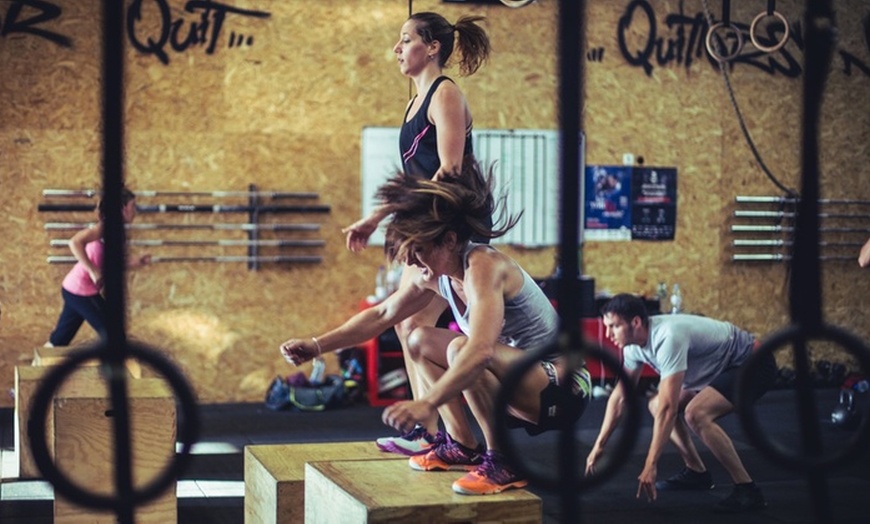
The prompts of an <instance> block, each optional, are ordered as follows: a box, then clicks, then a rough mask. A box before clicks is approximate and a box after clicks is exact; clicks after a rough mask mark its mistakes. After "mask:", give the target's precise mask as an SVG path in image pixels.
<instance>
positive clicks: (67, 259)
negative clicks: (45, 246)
mask: <svg viewBox="0 0 870 524" xmlns="http://www.w3.org/2000/svg"><path fill="white" fill-rule="evenodd" d="M46 261H47V262H48V263H49V264H73V263H75V262H76V258H75V257H74V256H72V255H62V256H61V255H51V256H49V257H47V258H46ZM322 261H323V257H320V256H314V255H311V256H303V255H293V256H290V255H278V256H214V257H208V256H197V257H158V256H152V257H151V263H152V264H156V263H161V262H248V263H250V262H257V263H260V262H262V263H266V264H280V263H319V262H322Z"/></svg>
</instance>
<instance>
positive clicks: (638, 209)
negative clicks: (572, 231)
mask: <svg viewBox="0 0 870 524" xmlns="http://www.w3.org/2000/svg"><path fill="white" fill-rule="evenodd" d="M585 178H586V180H585V190H586V191H585V195H586V198H585V203H584V205H585V209H584V212H585V220H584V224H583V234H584V238H585V239H586V240H592V241H595V240H605V241H607V240H609V241H625V240H673V239H674V235H675V233H676V224H677V169H676V168H674V167H644V166H586V172H585Z"/></svg>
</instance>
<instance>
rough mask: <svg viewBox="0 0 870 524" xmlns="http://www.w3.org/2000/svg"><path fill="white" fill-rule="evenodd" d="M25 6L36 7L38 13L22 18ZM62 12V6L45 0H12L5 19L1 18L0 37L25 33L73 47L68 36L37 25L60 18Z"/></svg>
mask: <svg viewBox="0 0 870 524" xmlns="http://www.w3.org/2000/svg"><path fill="white" fill-rule="evenodd" d="M25 7H29V8H33V9H36V10H37V11H38V13H37V14H35V15H33V16H31V17H30V18H23V19H22V18H21V17H22V10H23V9H24V8H25ZM62 12H63V11H62V10H61V8H60V6H57V5H54V4H52V3H50V2H44V1H43V0H12V3H11V4H9V9H7V10H6V17H5V19H2V20H0V22H2V23H0V37H6V36H8V35H12V34H16V33H24V34H29V35H34V36H38V37H40V38H45V39H46V40H48V41H50V42H54V43H55V44H57V45H59V46H62V47H72V42H71V41H70V39H69V38H68V37H66V36H63V35H61V34H58V33H55V32H54V31H49V30H47V29H42V28H40V27H37V26H38V25H39V24H42V23H45V22H48V21H50V20H54V19H57V18H60V15H61V14H62Z"/></svg>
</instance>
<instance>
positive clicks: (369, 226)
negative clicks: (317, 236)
mask: <svg viewBox="0 0 870 524" xmlns="http://www.w3.org/2000/svg"><path fill="white" fill-rule="evenodd" d="M380 222H381V217H380V216H379V215H378V214H371V215H369V216H367V217H365V218H362V219H360V220H357V221H356V222H354V223H353V224H351V225H349V226H347V227H346V228H344V229H342V230H341V232H342V233H344V234H345V235H347V248H348V249H349V250H350V251H352V252H354V253H358V252H360V251H362V250H363V249H365V248H366V246H368V243H369V237H371V236H372V233H374V232H375V231H376V230H377V229H378V224H380Z"/></svg>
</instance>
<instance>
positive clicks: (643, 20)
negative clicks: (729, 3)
mask: <svg viewBox="0 0 870 524" xmlns="http://www.w3.org/2000/svg"><path fill="white" fill-rule="evenodd" d="M664 24H665V26H666V27H667V29H668V30H669V31H670V34H671V35H673V36H672V37H665V36H659V28H658V24H657V21H656V16H655V11H654V10H653V8H652V6H651V5H650V4H649V2H648V1H646V0H632V1H631V2H629V3H628V5H627V6H626V8H625V12H624V13H623V15H622V16H621V17H620V18H619V21H618V24H617V34H616V37H617V42H618V44H619V51H620V53H621V54H622V57H623V58H624V59H625V61H626V62H628V63H629V64H630V65H632V66H635V67H639V68H641V69H643V71H644V73H645V74H646V75H647V76H652V72H653V69H654V68H655V67H656V66H658V67H664V66H667V65H669V64H678V65H681V66H683V67H685V68H686V69H688V68H690V67H691V66H692V64H693V63H694V62H695V60H696V59H699V58H706V62H707V63H708V64H710V66H711V67H718V63H717V62H716V61H715V60H714V59H713V57H711V56H710V55H709V53H707V48H706V38H707V32H708V31H709V25H708V24H707V20H706V18H705V17H704V15H703V13H698V14H696V15H694V16H687V15H686V14H684V12H683V2H680V3H679V10H678V12H676V13H670V14H667V15H666V16H665V17H664ZM790 29H791V31H790V33H791V35H790V37H789V38H790V39H792V41H793V42H794V43H795V46H796V47H797V48H798V50H800V51H803V49H804V39H803V27H802V26H801V23H800V21H795V22H791V23H790ZM863 29H864V40H865V43H866V44H867V46H868V51H870V16H868V17H865V19H864V21H863ZM734 31H740V33H741V35H742V36H743V40H744V42H746V44H744V49H743V51H742V52H741V53H740V55H739V56H737V57H736V58H735V59H733V60H732V61H730V63H729V66H730V67H735V66H736V65H737V64H745V65H748V66H751V67H754V68H757V69H760V70H761V71H764V72H766V73H768V74H771V75H776V74H781V75H783V76H786V77H789V78H796V77H798V76H800V74H801V73H802V71H803V68H802V67H801V65H800V62H799V60H798V59H797V58H795V57H794V56H793V55H792V53H791V52H789V50H788V49H787V48H786V47H782V48H780V49H779V50H778V51H777V52H775V53H766V52H763V51H759V50H754V51H750V50H748V49H747V46H751V44H750V43H748V42H749V40H750V38H749V24H745V23H738V22H735V21H734V20H731V26H730V27H729V28H722V29H720V30H719V31H717V32H716V34H714V38H715V39H717V40H718V42H719V43H720V44H721V45H724V46H725V48H726V49H728V50H729V51H728V52H729V53H730V51H732V50H733V46H734V45H736V40H737V38H736V36H735V34H734ZM784 31H785V28H784V27H783V26H782V24H781V23H772V24H768V25H767V26H766V27H765V28H764V30H763V33H758V32H756V34H755V37H756V39H757V40H758V41H759V42H760V43H761V44H763V45H765V46H773V45H775V44H776V43H777V42H779V41H780V39H782V37H783V34H784ZM637 34H640V35H645V40H644V41H643V42H642V43H641V44H639V45H637V47H636V48H630V47H629V43H628V39H629V35H637ZM726 54H728V53H726ZM839 55H840V57H841V59H842V61H843V69H842V71H843V73H845V74H846V75H851V74H852V71H853V70H857V71H860V72H862V73H863V74H864V75H865V76H868V77H870V66H868V65H867V63H866V62H864V61H862V60H860V59H859V58H858V57H857V56H855V55H854V54H852V53H850V52H848V51H845V50H839ZM602 56H603V53H601V54H600V55H599V54H595V55H591V56H590V57H589V58H590V60H592V61H601V57H602Z"/></svg>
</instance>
